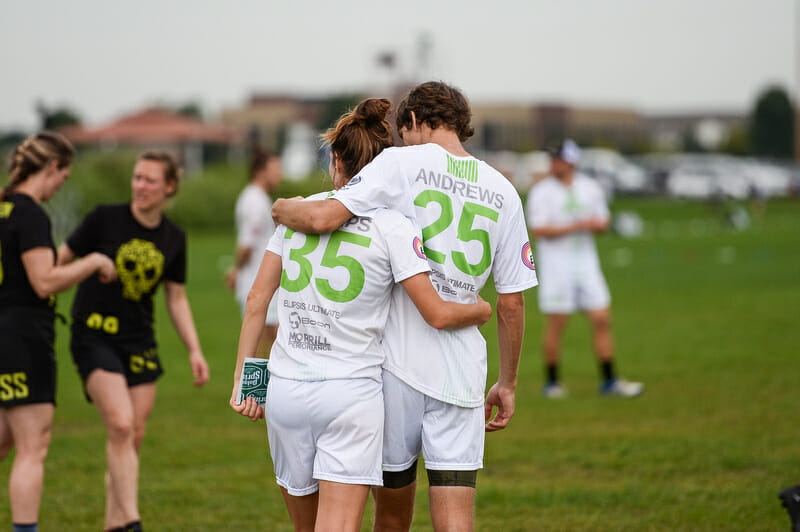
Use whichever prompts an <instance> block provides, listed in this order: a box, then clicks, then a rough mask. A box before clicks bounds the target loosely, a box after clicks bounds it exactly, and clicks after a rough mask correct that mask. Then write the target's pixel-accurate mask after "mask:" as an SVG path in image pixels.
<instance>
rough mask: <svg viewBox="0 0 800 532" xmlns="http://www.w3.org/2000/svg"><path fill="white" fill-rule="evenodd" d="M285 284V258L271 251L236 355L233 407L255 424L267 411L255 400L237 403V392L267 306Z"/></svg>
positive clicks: (253, 291)
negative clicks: (283, 276)
mask: <svg viewBox="0 0 800 532" xmlns="http://www.w3.org/2000/svg"><path fill="white" fill-rule="evenodd" d="M280 282H281V258H280V256H278V255H276V254H275V253H273V252H272V251H269V250H267V252H266V253H264V258H263V259H262V261H261V266H260V267H259V269H258V274H257V275H256V279H255V281H253V287H252V288H251V289H250V292H249V293H248V294H247V303H246V304H245V309H244V318H243V319H242V329H241V331H240V333H239V347H238V349H237V352H236V367H235V369H234V371H233V391H232V392H231V398H230V401H229V403H230V405H231V408H233V410H234V411H236V412H237V413H239V414H241V415H243V416H247V417H249V418H250V419H252V420H253V421H256V420H258V419H260V418H263V417H264V408H263V407H261V406H259V405H258V404H256V403H255V402H253V401H245V402H242V403H241V404H238V405H237V404H236V393H237V389H238V386H239V379H240V378H241V375H242V367H243V366H244V359H245V358H246V357H248V356H252V355H253V354H254V353H255V352H256V350H257V349H258V339H259V337H260V336H261V330H262V329H263V327H264V321H265V320H266V318H267V306H268V305H269V302H270V300H271V299H272V297H273V295H274V294H275V291H276V290H277V289H278V286H279V285H280Z"/></svg>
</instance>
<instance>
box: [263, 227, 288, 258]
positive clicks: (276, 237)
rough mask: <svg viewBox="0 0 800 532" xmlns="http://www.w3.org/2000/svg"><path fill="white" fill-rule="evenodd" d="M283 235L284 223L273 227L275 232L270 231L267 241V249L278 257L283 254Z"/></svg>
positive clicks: (284, 230) (284, 233)
mask: <svg viewBox="0 0 800 532" xmlns="http://www.w3.org/2000/svg"><path fill="white" fill-rule="evenodd" d="M285 236H286V226H285V225H279V226H278V227H277V228H275V232H274V233H272V236H271V237H270V239H269V242H267V251H271V252H272V253H274V254H276V255H277V256H279V257H281V256H283V240H284V237H285Z"/></svg>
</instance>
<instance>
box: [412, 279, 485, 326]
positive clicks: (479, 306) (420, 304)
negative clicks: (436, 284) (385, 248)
mask: <svg viewBox="0 0 800 532" xmlns="http://www.w3.org/2000/svg"><path fill="white" fill-rule="evenodd" d="M402 285H403V288H405V290H406V292H408V295H409V297H411V300H412V301H413V302H414V305H416V307H417V309H418V310H419V312H420V314H422V317H423V318H425V321H426V322H427V323H428V325H430V326H431V327H433V328H434V329H460V328H462V327H468V326H470V325H483V324H484V323H486V322H487V321H489V319H490V318H491V317H492V306H491V305H490V304H489V303H487V302H486V301H484V300H483V299H481V298H480V297H479V298H478V302H477V303H472V304H461V303H453V302H450V301H444V300H443V299H442V298H441V297H439V294H437V293H436V290H435V289H434V288H433V285H432V284H431V280H430V278H429V277H428V274H427V273H418V274H416V275H413V276H411V277H409V278H408V279H406V280H404V281H402Z"/></svg>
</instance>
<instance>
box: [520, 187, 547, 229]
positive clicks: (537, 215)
mask: <svg viewBox="0 0 800 532" xmlns="http://www.w3.org/2000/svg"><path fill="white" fill-rule="evenodd" d="M544 192H545V191H544V190H543V189H542V187H541V186H534V187H533V188H532V189H531V191H530V193H528V201H527V202H526V203H525V217H526V219H527V222H528V227H530V228H531V229H538V228H540V227H544V226H546V225H548V223H549V221H550V220H549V209H548V204H547V195H546V194H545V193H544Z"/></svg>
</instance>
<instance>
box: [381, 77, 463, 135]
mask: <svg viewBox="0 0 800 532" xmlns="http://www.w3.org/2000/svg"><path fill="white" fill-rule="evenodd" d="M412 111H413V113H414V116H415V117H416V122H417V124H427V125H428V127H430V128H431V129H436V128H439V127H444V128H446V129H449V130H451V131H455V132H456V134H457V135H458V139H459V140H460V141H461V142H464V141H465V140H467V139H468V138H470V137H471V136H472V135H473V134H474V133H475V128H474V127H472V126H471V125H470V120H471V119H472V111H471V110H470V107H469V102H468V101H467V98H466V97H465V96H464V95H463V94H462V93H461V91H460V90H458V89H457V88H455V87H451V86H450V85H448V84H447V83H444V82H442V81H428V82H426V83H422V84H421V85H417V86H416V87H414V88H413V89H411V90H410V91H408V94H406V95H405V96H403V99H402V100H400V103H399V104H397V116H396V121H397V129H398V131H399V130H400V129H402V128H403V127H408V128H410V127H411V125H412V121H411V113H412Z"/></svg>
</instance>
